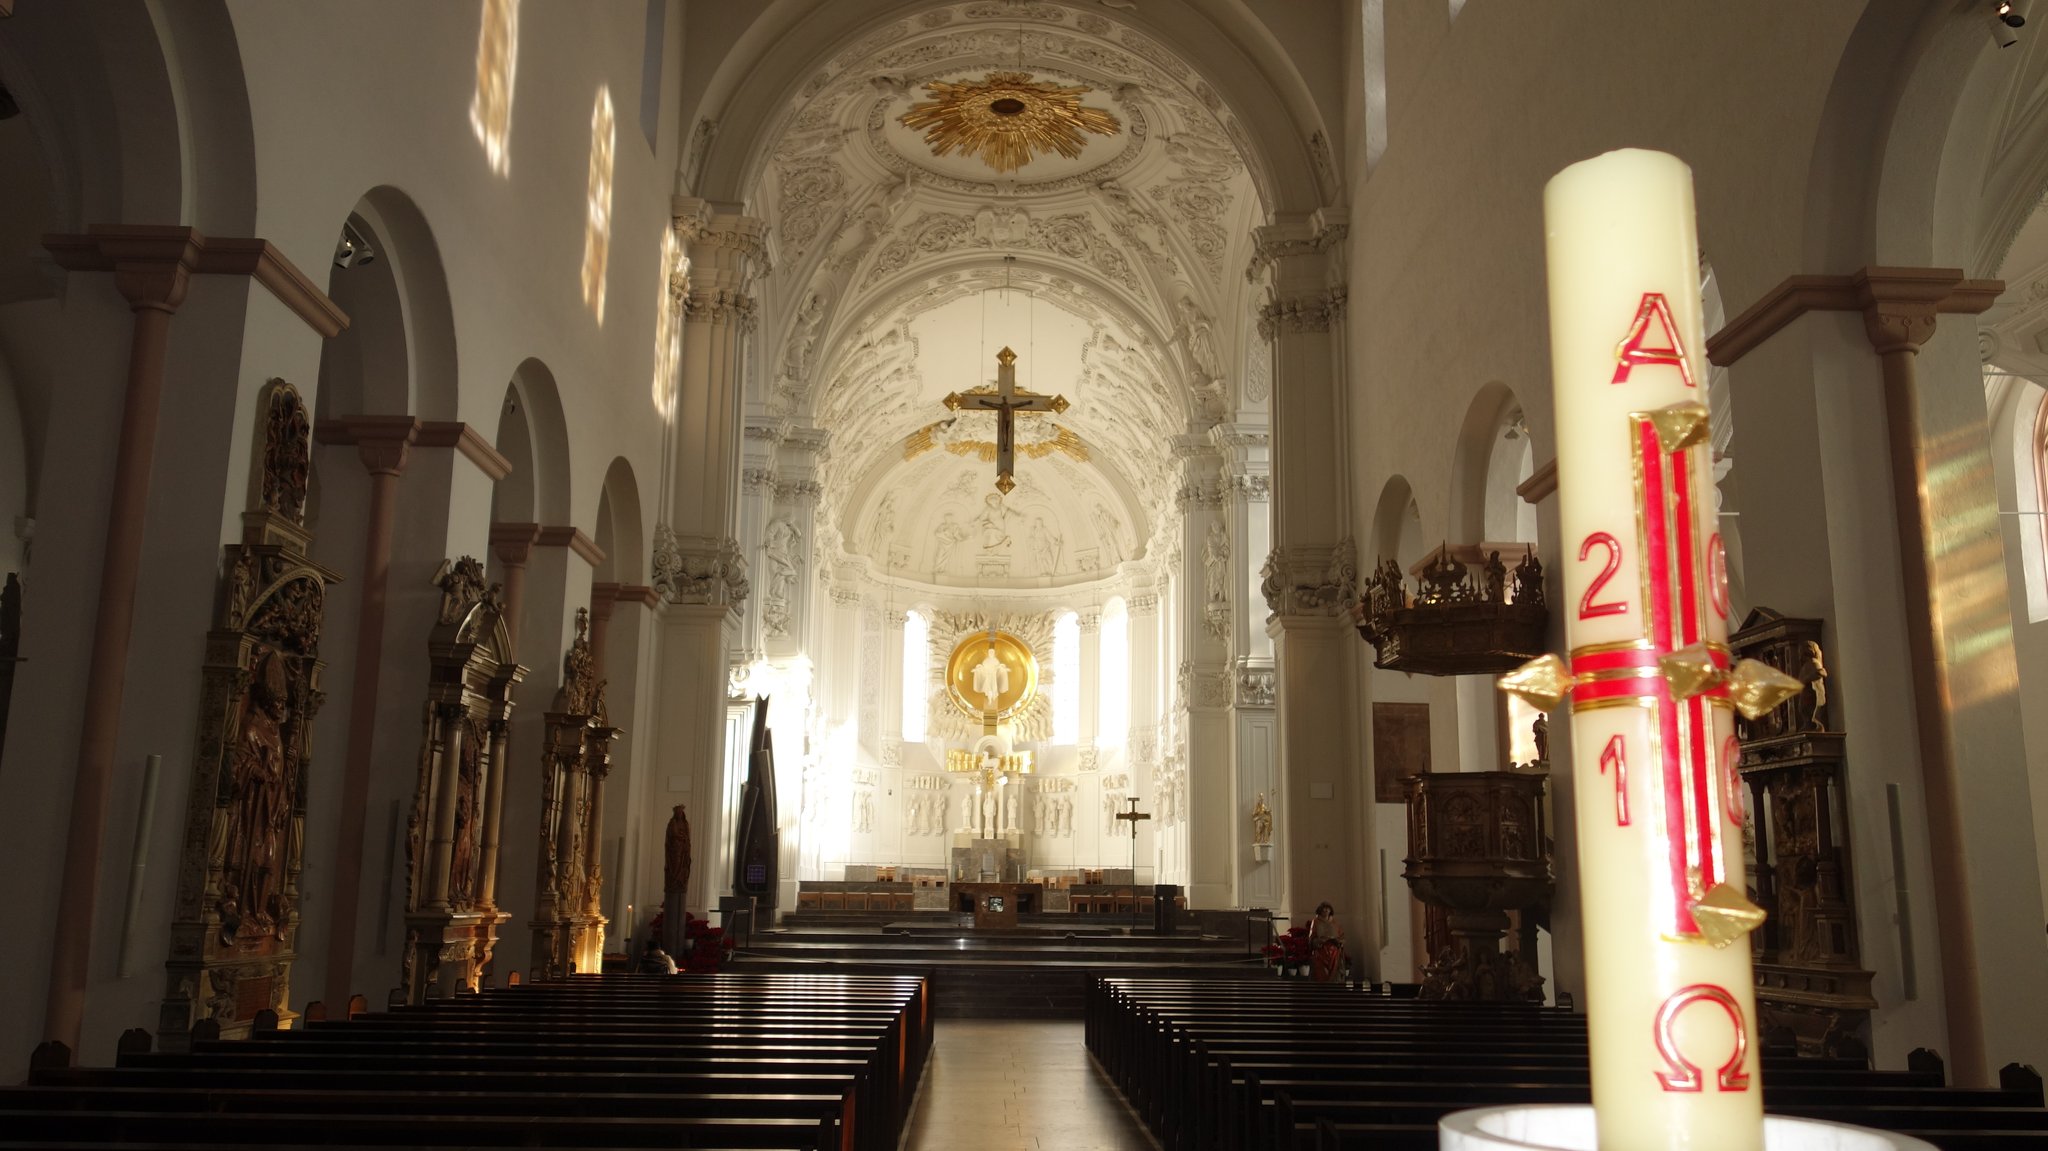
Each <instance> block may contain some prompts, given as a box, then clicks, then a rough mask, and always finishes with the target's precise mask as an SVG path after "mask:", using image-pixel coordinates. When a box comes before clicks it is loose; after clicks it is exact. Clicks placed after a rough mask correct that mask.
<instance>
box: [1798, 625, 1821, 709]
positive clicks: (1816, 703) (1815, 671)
mask: <svg viewBox="0 0 2048 1151" xmlns="http://www.w3.org/2000/svg"><path fill="white" fill-rule="evenodd" d="M1798 676H1799V682H1801V683H1803V684H1805V685H1806V687H1807V690H1808V691H1810V692H1812V693H1813V703H1812V704H1811V708H1812V710H1811V711H1810V712H1809V713H1808V717H1807V724H1806V726H1807V730H1808V731H1826V730H1827V729H1828V721H1827V707H1828V667H1827V663H1826V662H1825V661H1824V660H1823V659H1822V657H1821V651H1820V645H1819V644H1817V643H1815V642H1813V641H1812V640H1808V641H1806V658H1805V659H1803V660H1801V661H1800V664H1799V672H1798Z"/></svg>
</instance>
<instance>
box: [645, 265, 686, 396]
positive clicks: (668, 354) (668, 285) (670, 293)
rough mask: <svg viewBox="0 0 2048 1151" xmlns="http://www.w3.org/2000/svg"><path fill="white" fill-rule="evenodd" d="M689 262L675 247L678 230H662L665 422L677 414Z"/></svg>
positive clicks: (657, 386) (659, 381) (658, 368)
mask: <svg viewBox="0 0 2048 1151" xmlns="http://www.w3.org/2000/svg"><path fill="white" fill-rule="evenodd" d="M689 263H690V262H689V261H688V260H686V259H684V258H683V248H682V245H681V244H678V243H676V230H675V229H674V228H673V227H663V228H662V230H661V283H660V285H659V286H658V290H657V292H656V294H655V297H654V383H653V391H654V412H655V414H656V415H658V416H660V417H661V418H662V420H663V421H664V422H666V421H668V420H670V419H672V418H673V417H674V416H675V411H676V308H677V306H678V305H677V302H676V298H675V294H674V293H675V289H676V288H677V287H678V286H679V285H678V284H677V279H678V278H679V277H680V276H683V275H686V274H687V273H688V269H689Z"/></svg>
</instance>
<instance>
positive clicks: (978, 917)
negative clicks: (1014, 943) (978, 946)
mask: <svg viewBox="0 0 2048 1151" xmlns="http://www.w3.org/2000/svg"><path fill="white" fill-rule="evenodd" d="M1044 894H1045V888H1044V885H1042V884H1037V883H956V884H954V885H953V910H955V911H972V912H973V913H974V926H976V927H1015V926H1017V916H1018V914H1019V913H1020V912H1028V913H1031V914H1034V915H1035V914H1037V913H1038V912H1040V911H1042V910H1044V907H1043V900H1044Z"/></svg>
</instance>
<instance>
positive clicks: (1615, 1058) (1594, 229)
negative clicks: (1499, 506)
mask: <svg viewBox="0 0 2048 1151" xmlns="http://www.w3.org/2000/svg"><path fill="white" fill-rule="evenodd" d="M1543 212H1544V229H1545V234H1546V239H1547V244H1548V254H1549V281H1550V284H1549V286H1550V350H1551V369H1552V386H1553V389H1554V392H1555V397H1556V404H1557V463H1558V469H1557V470H1558V512H1559V521H1560V525H1561V527H1562V530H1563V533H1564V539H1563V548H1562V553H1563V564H1564V593H1565V594H1564V597H1563V601H1562V603H1561V604H1560V605H1559V606H1560V607H1561V609H1562V610H1563V611H1564V613H1565V620H1566V626H1565V632H1566V637H1567V640H1568V643H1569V645H1570V648H1571V670H1572V675H1573V686H1572V689H1571V699H1572V715H1571V722H1572V749H1573V757H1572V758H1573V770H1574V774H1573V776H1572V786H1573V788H1574V790H1575V792H1576V796H1577V799H1576V804H1575V810H1576V812H1577V815H1578V821H1577V822H1578V844H1579V891H1580V904H1581V912H1582V917H1583V925H1584V935H1585V962H1586V985H1587V992H1588V994H1587V1004H1586V1007H1587V1014H1588V1016H1589V1023H1590V1027H1591V1031H1592V1058H1593V1105H1594V1110H1595V1111H1596V1113H1597V1115H1598V1124H1599V1132H1600V1146H1601V1147H1602V1148H1603V1149H1604V1151H1634V1149H1639V1148H1641V1149H1655V1151H1666V1149H1669V1151H1679V1149H1685V1151H1759V1149H1760V1148H1761V1147H1762V1146H1763V1107H1762V1099H1763V1084H1762V1081H1761V1078H1760V1077H1759V1075H1758V1074H1757V1055H1758V1045H1757V1034H1756V1002H1755V994H1754V990H1753V986H1752V982H1751V979H1752V977H1751V972H1750V956H1749V949H1750V945H1749V940H1748V938H1747V936H1746V934H1744V930H1745V929H1746V927H1749V926H1753V925H1754V922H1755V918H1754V917H1755V914H1756V912H1755V909H1754V908H1753V907H1751V906H1749V904H1748V902H1747V900H1746V898H1744V897H1743V891H1744V871H1743V859H1742V823H1741V819H1742V814H1741V813H1742V792H1741V782H1740V779H1739V777H1738V775H1737V773H1736V760H1737V758H1738V755H1737V747H1736V742H1735V738H1734V716H1733V710H1732V707H1731V705H1730V704H1729V702H1728V699H1727V695H1726V692H1725V690H1723V689H1720V688H1710V690H1709V691H1707V692H1706V693H1704V694H1701V695H1695V696H1692V697H1690V698H1686V697H1685V695H1686V692H1687V691H1688V690H1690V688H1689V687H1688V686H1687V684H1686V677H1685V676H1684V675H1683V674H1682V673H1683V671H1684V668H1683V666H1682V665H1684V664H1686V663H1687V661H1688V656H1689V657H1690V664H1691V666H1692V667H1693V668H1695V669H1698V670H1701V671H1707V670H1708V669H1707V668H1706V666H1705V665H1706V661H1707V660H1709V659H1711V660H1712V662H1713V665H1714V666H1716V667H1720V668H1725V667H1727V665H1728V663H1727V658H1726V657H1727V636H1728V618H1727V615H1728V597H1727V579H1726V568H1725V560H1724V559H1723V553H1722V549H1721V540H1720V536H1719V534H1718V525H1717V522H1716V519H1717V517H1716V514H1715V508H1714V486H1713V472H1712V463H1711V461H1710V459H1709V450H1710V449H1709V447H1708V437H1707V435H1706V427H1705V410H1704V404H1705V403H1706V388H1705V385H1706V379H1707V376H1706V372H1707V364H1706V354H1705V340H1704V336H1703V333H1702V332H1701V328H1700V324H1701V321H1700V278H1699V257H1698V252H1699V244H1698V240H1697V236H1696V232H1695V229H1694V223H1693V199H1692V172H1691V169H1689V168H1687V167H1686V166H1685V164H1683V163H1682V162H1680V161H1679V160H1677V159H1676V158H1674V157H1672V156H1667V155H1664V154H1662V153H1659V152H1646V151H1636V150H1628V151H1619V152H1610V153H1608V154H1606V155H1604V156H1599V157H1596V158H1594V159H1591V160H1587V161H1584V162H1582V163H1578V164H1574V165H1572V166H1571V167H1569V168H1566V169H1565V170H1564V171H1562V172H1560V173H1558V175H1557V176H1556V177H1555V178H1553V179H1552V180H1551V181H1550V183H1549V185H1548V186H1547V187H1546V188H1545V189H1544V194H1543ZM1682 405H1700V407H1698V408H1697V409H1696V410H1695V409H1694V408H1691V407H1686V406H1682ZM1650 413H1659V415H1658V417H1657V418H1656V419H1651V418H1648V417H1649V414H1650ZM1685 649H1690V652H1689V653H1688V652H1685ZM1673 652H1681V653H1683V654H1681V655H1680V657H1679V659H1678V660H1677V661H1669V660H1667V659H1666V658H1665V657H1668V656H1670V655H1671V654H1672V653H1673ZM1674 665H1681V666H1679V667H1678V671H1677V672H1674ZM1695 678H1696V677H1695ZM1717 944H1718V945H1717Z"/></svg>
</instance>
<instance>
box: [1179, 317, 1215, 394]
mask: <svg viewBox="0 0 2048 1151" xmlns="http://www.w3.org/2000/svg"><path fill="white" fill-rule="evenodd" d="M1180 323H1181V338H1182V339H1183V340H1185V341H1187V349H1188V362H1189V363H1191V364H1193V365H1194V368H1195V374H1196V375H1198V376H1199V377H1201V380H1202V382H1203V383H1205V384H1206V383H1208V382H1209V381H1210V380H1214V379H1217V378H1219V377H1221V376H1222V375H1223V370H1222V366H1221V365H1222V363H1223V360H1222V357H1220V356H1218V355H1217V354H1216V333H1215V329H1214V328H1213V327H1211V326H1210V324H1209V321H1208V319H1207V318H1206V317H1205V316H1203V315H1202V311H1201V309H1200V308H1197V307H1195V302H1194V301H1193V300H1191V299H1189V298H1187V297H1186V296H1182V297H1181V298H1180Z"/></svg>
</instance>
